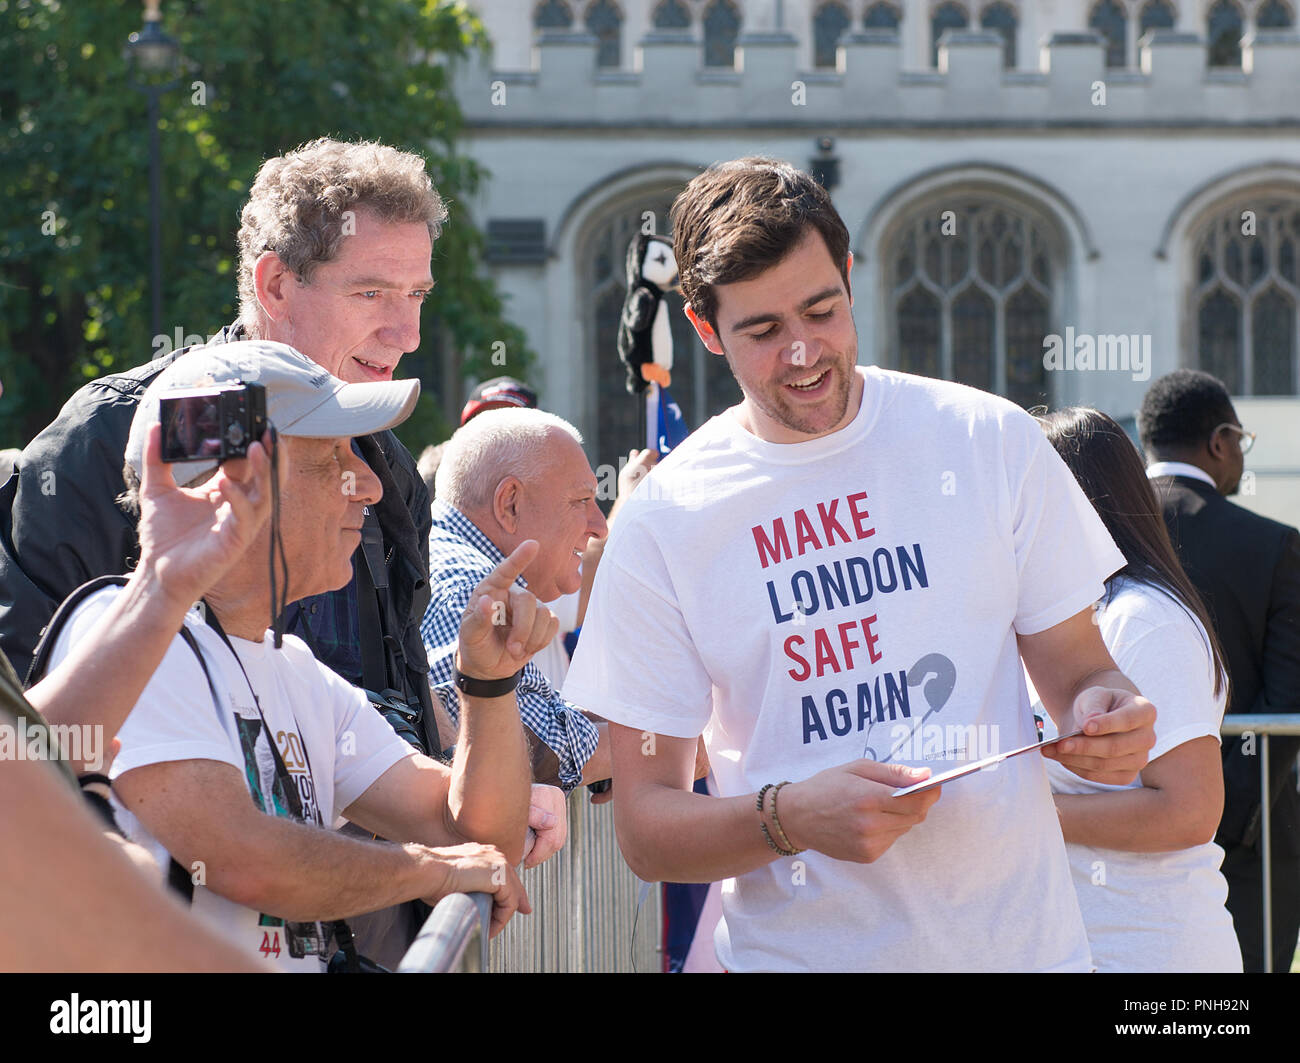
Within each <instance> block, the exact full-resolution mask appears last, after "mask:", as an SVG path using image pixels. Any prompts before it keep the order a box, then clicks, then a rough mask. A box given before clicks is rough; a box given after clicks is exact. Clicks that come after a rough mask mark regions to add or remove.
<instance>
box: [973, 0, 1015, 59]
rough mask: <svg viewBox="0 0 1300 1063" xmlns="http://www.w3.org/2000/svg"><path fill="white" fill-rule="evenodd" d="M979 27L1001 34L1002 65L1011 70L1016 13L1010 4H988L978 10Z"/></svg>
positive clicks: (1013, 57)
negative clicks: (981, 9)
mask: <svg viewBox="0 0 1300 1063" xmlns="http://www.w3.org/2000/svg"><path fill="white" fill-rule="evenodd" d="M980 27H981V28H982V29H986V30H992V31H993V32H994V33H1000V34H1001V35H1002V65H1003V66H1004V67H1006V68H1007V69H1008V70H1012V69H1014V68H1015V65H1016V13H1015V10H1014V9H1013V8H1012V7H1011V5H1010V4H1004V3H1000V2H999V3H996V4H989V6H988V7H986V8H985V9H984V10H983V11H982V12H980Z"/></svg>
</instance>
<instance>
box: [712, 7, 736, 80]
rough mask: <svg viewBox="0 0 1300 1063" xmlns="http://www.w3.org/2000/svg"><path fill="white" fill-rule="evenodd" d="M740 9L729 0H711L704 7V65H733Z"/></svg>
mask: <svg viewBox="0 0 1300 1063" xmlns="http://www.w3.org/2000/svg"><path fill="white" fill-rule="evenodd" d="M739 36H740V10H739V9H738V8H737V7H736V5H735V4H733V3H732V2H731V0H712V3H710V4H709V6H708V7H706V8H705V9H704V65H705V66H725V67H734V66H735V65H736V38H737V37H739Z"/></svg>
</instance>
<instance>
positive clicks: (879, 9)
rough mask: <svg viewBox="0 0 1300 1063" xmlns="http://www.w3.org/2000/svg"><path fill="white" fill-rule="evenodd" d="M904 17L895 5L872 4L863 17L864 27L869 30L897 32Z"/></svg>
mask: <svg viewBox="0 0 1300 1063" xmlns="http://www.w3.org/2000/svg"><path fill="white" fill-rule="evenodd" d="M902 17H903V16H902V14H901V13H900V12H899V10H898V8H897V7H895V6H894V5H893V4H884V3H880V4H871V5H870V6H869V7H868V8H867V10H866V11H865V12H864V13H863V15H862V25H863V27H864V28H866V29H869V30H896V29H898V23H899V20H900V19H901V18H902Z"/></svg>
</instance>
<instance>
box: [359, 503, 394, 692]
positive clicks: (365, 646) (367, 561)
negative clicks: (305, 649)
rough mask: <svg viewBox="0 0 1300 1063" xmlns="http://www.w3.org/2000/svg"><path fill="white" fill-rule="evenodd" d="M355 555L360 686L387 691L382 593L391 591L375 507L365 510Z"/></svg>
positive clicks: (389, 683)
mask: <svg viewBox="0 0 1300 1063" xmlns="http://www.w3.org/2000/svg"><path fill="white" fill-rule="evenodd" d="M355 556H356V573H357V629H358V634H359V635H360V636H361V685H362V686H364V687H365V688H366V689H367V690H376V691H378V690H384V689H386V688H387V687H390V686H392V685H393V684H392V683H391V682H390V681H389V678H388V652H387V647H386V646H385V645H384V626H383V623H382V622H381V620H380V617H379V596H380V591H381V590H382V591H383V592H385V596H386V592H387V590H388V566H386V565H385V564H384V534H383V532H382V531H381V530H380V527H379V517H378V515H377V514H376V513H375V507H374V506H367V507H366V519H365V524H364V525H363V526H362V528H361V546H360V548H359V549H358V550H357V553H356V555H355Z"/></svg>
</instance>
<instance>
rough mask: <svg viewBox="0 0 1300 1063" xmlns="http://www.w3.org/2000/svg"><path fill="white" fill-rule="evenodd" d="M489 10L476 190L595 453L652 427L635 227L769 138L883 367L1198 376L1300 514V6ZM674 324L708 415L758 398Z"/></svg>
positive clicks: (1128, 409)
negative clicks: (628, 342) (839, 245)
mask: <svg viewBox="0 0 1300 1063" xmlns="http://www.w3.org/2000/svg"><path fill="white" fill-rule="evenodd" d="M472 6H474V7H475V8H476V9H477V11H478V12H479V14H480V16H481V17H482V19H483V21H484V23H485V25H486V27H487V29H488V32H489V35H490V37H491V39H492V41H493V51H492V54H491V56H490V57H486V58H484V59H483V60H481V61H476V62H474V63H472V64H469V65H467V66H464V67H462V68H461V69H459V70H458V71H457V74H456V91H457V95H458V98H459V100H460V103H461V106H462V108H463V110H464V112H465V114H466V116H467V119H468V124H469V129H468V137H467V147H468V150H469V152H470V154H472V155H473V156H474V157H475V158H476V159H477V160H478V161H479V162H480V163H481V164H482V165H483V166H484V167H485V168H486V169H487V170H488V171H489V173H490V175H491V176H490V178H489V179H488V180H487V181H486V182H485V183H484V187H483V190H482V193H481V194H480V195H479V196H478V197H477V199H476V200H475V201H473V202H472V203H467V204H464V205H463V207H464V209H465V210H466V211H467V212H468V213H469V214H471V215H472V216H473V217H474V220H475V221H476V222H477V223H478V224H479V225H480V226H482V227H483V228H485V229H486V230H487V232H488V234H489V245H490V246H489V254H488V261H487V263H486V264H485V268H487V269H488V270H490V271H491V272H492V274H493V275H494V276H495V277H496V279H497V281H498V283H499V285H500V287H501V290H502V291H503V292H504V293H505V294H506V295H507V296H508V299H509V303H508V311H509V314H510V316H511V318H512V319H513V320H514V321H516V322H517V323H518V324H519V325H520V326H521V327H522V328H523V329H524V330H525V331H526V333H527V334H528V337H529V340H530V342H531V344H532V346H533V347H534V349H535V350H537V351H538V352H540V355H541V358H540V364H539V365H538V366H536V367H535V369H534V370H533V371H532V378H533V382H534V383H535V384H537V385H538V386H539V388H540V390H541V392H542V398H543V404H544V405H545V406H546V407H547V408H549V409H552V410H554V411H555V412H556V413H559V414H561V415H563V416H565V417H568V418H570V419H571V420H573V421H574V422H575V423H576V424H577V425H578V426H579V427H580V428H581V429H582V430H583V432H584V434H585V436H586V437H587V441H588V449H589V453H590V456H591V458H592V460H593V463H594V464H602V463H616V462H617V455H618V454H619V453H620V452H621V453H623V454H626V451H627V449H628V447H629V446H631V445H633V442H634V424H635V415H636V411H635V408H634V404H633V403H632V400H631V399H630V398H629V397H628V396H627V394H626V392H625V391H624V390H623V383H622V381H623V373H622V369H621V367H620V366H619V364H618V360H617V356H616V353H615V350H614V335H615V332H616V328H617V315H618V309H619V307H620V305H621V302H622V297H623V283H624V277H623V270H624V265H623V258H624V251H625V249H626V246H627V243H628V240H629V239H630V238H631V237H632V235H633V234H634V233H635V232H636V231H637V229H638V228H640V227H641V226H642V225H643V224H645V223H646V222H647V221H650V222H652V223H653V224H654V225H655V226H656V227H657V229H658V231H661V232H664V231H667V226H668V220H667V210H668V206H669V204H670V203H671V202H672V199H673V197H674V196H675V194H676V193H677V191H678V190H680V188H681V187H682V185H683V184H684V183H685V182H686V181H687V180H689V179H690V177H691V176H692V175H694V174H695V173H697V172H698V171H699V170H700V169H701V168H702V167H704V166H707V165H708V164H709V163H711V162H714V161H717V160H720V159H727V158H733V157H736V156H740V155H744V154H753V153H762V154H768V155H774V156H777V157H780V158H784V159H787V160H789V161H791V162H793V163H795V164H797V165H799V166H802V167H805V168H811V169H813V170H814V171H815V172H817V173H818V174H819V175H820V176H821V177H822V178H823V181H824V183H825V184H827V186H828V187H829V188H830V189H831V192H832V195H833V197H834V199H835V202H836V205H837V207H838V209H839V210H840V212H841V214H842V215H843V216H844V219H845V221H846V222H847V224H848V226H849V229H850V233H851V234H852V238H853V242H852V247H853V251H854V268H853V273H852V276H851V281H852V284H853V291H854V296H855V305H854V316H855V320H856V323H857V328H858V334H859V345H860V358H861V360H862V361H863V362H865V363H874V364H879V365H882V366H887V367H891V368H900V369H905V370H909V371H914V372H923V373H929V374H931V375H936V376H942V377H947V378H950V379H957V380H962V381H964V382H966V383H971V384H975V385H977V386H980V387H984V388H986V389H988V390H992V391H996V392H998V393H1000V394H1004V395H1007V396H1008V397H1010V398H1013V399H1015V400H1016V401H1018V402H1021V403H1022V404H1024V405H1026V406H1031V405H1034V404H1037V403H1045V404H1049V405H1051V406H1053V407H1055V406H1061V405H1068V404H1086V405H1092V406H1096V407H1098V408H1100V409H1103V410H1105V411H1106V412H1108V413H1110V414H1111V415H1112V416H1115V417H1116V418H1118V419H1121V420H1127V421H1129V422H1130V423H1131V419H1132V416H1133V414H1134V411H1135V410H1136V408H1137V406H1138V404H1139V403H1140V402H1141V398H1142V394H1143V392H1144V391H1145V389H1146V386H1147V383H1148V382H1149V380H1150V379H1153V378H1154V377H1156V376H1159V375H1161V374H1162V373H1165V372H1168V371H1170V370H1172V369H1175V368H1178V367H1180V366H1192V367H1200V368H1205V369H1207V370H1209V371H1211V372H1214V373H1215V374H1216V375H1218V376H1220V377H1221V378H1223V379H1224V380H1225V381H1226V382H1227V383H1228V385H1229V389H1230V390H1231V391H1232V393H1233V394H1234V396H1237V397H1238V398H1237V399H1236V402H1237V408H1238V412H1239V414H1240V416H1241V419H1242V422H1243V424H1245V425H1246V427H1247V428H1249V429H1252V430H1254V431H1256V432H1257V433H1258V436H1259V440H1258V443H1257V445H1256V447H1255V449H1254V451H1253V452H1252V453H1251V454H1250V456H1249V457H1248V458H1247V469H1248V472H1250V473H1252V474H1253V475H1251V476H1248V477H1247V478H1246V480H1245V481H1244V483H1243V490H1242V497H1241V499H1240V501H1242V502H1243V504H1245V505H1248V506H1250V507H1252V508H1255V509H1258V510H1259V511H1260V512H1264V513H1267V514H1269V515H1270V516H1275V517H1278V518H1280V519H1285V520H1287V521H1289V522H1291V523H1300V416H1298V415H1300V398H1298V397H1297V396H1298V395H1300V275H1298V273H1297V271H1300V264H1298V263H1300V136H1298V135H1297V134H1300V36H1297V34H1296V30H1295V28H1294V27H1295V11H1294V9H1293V7H1292V5H1291V3H1290V2H1288V0H1212V2H1208V3H1207V2H1203V0H1100V2H1083V0H1040V2H1020V3H1013V2H1010V0H995V2H992V3H986V2H984V0H969V2H964V3H958V2H954V0H943V2H932V0H894V2H879V0H829V2H826V0H749V2H744V3H742V2H739V0H621V2H616V0H542V2H540V3H539V2H537V0H483V2H480V3H477V4H474V5H472ZM674 331H675V335H676V338H677V344H676V359H677V369H676V370H675V372H674V389H673V390H674V392H675V394H676V395H677V397H678V399H679V401H680V403H681V405H682V408H683V412H684V413H685V415H686V417H687V419H688V421H689V422H690V423H691V424H698V423H700V421H702V420H703V419H705V418H706V417H708V416H709V415H711V414H713V413H716V412H717V411H718V410H720V409H722V408H723V407H725V406H727V405H729V404H731V403H733V402H734V401H736V399H737V392H736V389H735V385H734V383H733V382H732V381H731V378H730V375H729V373H728V372H727V370H726V366H725V364H723V363H722V361H721V359H717V358H714V357H712V356H710V355H708V354H707V352H705V351H704V349H703V348H702V346H700V344H699V343H698V341H696V340H695V338H694V336H693V333H692V332H691V330H690V328H689V325H688V324H687V322H686V321H685V319H684V317H683V316H682V315H681V314H680V312H678V313H675V314H674ZM1089 350H1091V352H1092V354H1091V362H1089V360H1088V357H1089V356H1088V352H1089ZM1054 351H1055V352H1058V353H1059V354H1060V355H1061V357H1060V358H1059V360H1058V359H1057V358H1055V357H1048V358H1047V359H1046V361H1045V355H1052V354H1053V352H1054ZM1070 355H1074V356H1075V357H1074V358H1071V357H1070ZM504 371H509V365H508V361H507V365H506V368H505V370H504ZM451 401H452V402H453V403H454V401H455V400H454V398H453V399H452V400H451Z"/></svg>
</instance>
